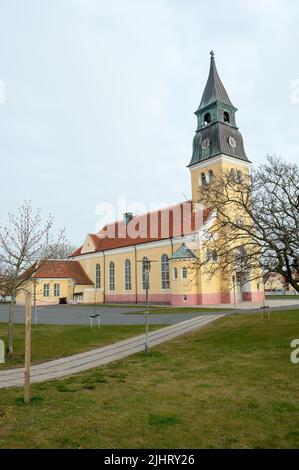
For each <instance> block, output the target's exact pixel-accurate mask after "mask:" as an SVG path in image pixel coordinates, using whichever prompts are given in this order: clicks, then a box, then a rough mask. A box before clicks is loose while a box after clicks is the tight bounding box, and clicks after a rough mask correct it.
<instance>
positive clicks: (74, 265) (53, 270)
mask: <svg viewBox="0 0 299 470" xmlns="http://www.w3.org/2000/svg"><path fill="white" fill-rule="evenodd" d="M34 269H35V268H34ZM32 278H33V279H51V278H55V279H56V278H62V279H73V281H74V282H75V284H78V285H93V282H92V281H91V280H90V278H89V277H88V276H87V274H86V273H85V271H84V270H83V268H82V266H81V264H80V263H79V262H78V261H68V260H46V261H40V262H39V264H38V267H37V269H36V271H35V273H34V274H33V276H32Z"/></svg>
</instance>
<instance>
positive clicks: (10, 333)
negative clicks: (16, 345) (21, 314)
mask: <svg viewBox="0 0 299 470" xmlns="http://www.w3.org/2000/svg"><path fill="white" fill-rule="evenodd" d="M14 319H15V298H14V297H12V299H11V302H10V305H9V318H8V333H7V358H8V359H12V358H13V326H14Z"/></svg>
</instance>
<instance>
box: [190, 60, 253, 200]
mask: <svg viewBox="0 0 299 470" xmlns="http://www.w3.org/2000/svg"><path fill="white" fill-rule="evenodd" d="M236 111H237V108H235V107H234V105H233V104H232V102H231V100H230V99H229V97H228V94H227V92H226V90H225V88H224V86H223V84H222V82H221V80H220V77H219V75H218V72H217V69H216V64H215V58H214V52H213V51H212V52H211V64H210V72H209V77H208V81H207V84H206V87H205V89H204V92H203V95H202V99H201V102H200V105H199V107H198V109H197V111H195V114H196V116H197V129H196V133H195V136H194V139H193V153H192V159H191V162H190V164H189V165H188V167H189V169H190V172H191V180H192V200H193V201H197V200H198V187H199V186H202V185H205V184H209V182H210V181H211V180H212V178H213V177H214V175H217V174H221V172H224V171H226V170H228V169H230V168H233V169H235V170H236V171H243V172H244V171H245V172H248V170H249V166H250V161H249V160H248V158H247V156H246V153H245V150H244V145H243V139H242V135H241V133H240V132H239V130H238V127H237V125H236V117H235V116H236Z"/></svg>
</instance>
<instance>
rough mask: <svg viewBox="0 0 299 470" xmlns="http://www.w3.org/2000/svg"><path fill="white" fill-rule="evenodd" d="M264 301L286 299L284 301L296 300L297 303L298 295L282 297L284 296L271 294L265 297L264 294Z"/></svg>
mask: <svg viewBox="0 0 299 470" xmlns="http://www.w3.org/2000/svg"><path fill="white" fill-rule="evenodd" d="M266 299H279V300H281V299H286V300H289V299H294V300H298V302H299V294H298V295H288V294H286V295H284V294H281V295H280V294H277V295H273V294H270V295H267V294H266Z"/></svg>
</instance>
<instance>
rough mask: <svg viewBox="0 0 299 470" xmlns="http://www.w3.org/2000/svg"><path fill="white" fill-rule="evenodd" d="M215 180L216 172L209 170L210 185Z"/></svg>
mask: <svg viewBox="0 0 299 470" xmlns="http://www.w3.org/2000/svg"><path fill="white" fill-rule="evenodd" d="M213 179H214V172H213V170H209V183H212V182H213Z"/></svg>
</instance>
